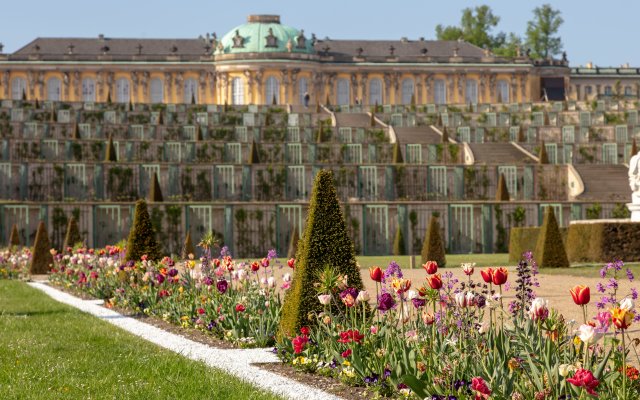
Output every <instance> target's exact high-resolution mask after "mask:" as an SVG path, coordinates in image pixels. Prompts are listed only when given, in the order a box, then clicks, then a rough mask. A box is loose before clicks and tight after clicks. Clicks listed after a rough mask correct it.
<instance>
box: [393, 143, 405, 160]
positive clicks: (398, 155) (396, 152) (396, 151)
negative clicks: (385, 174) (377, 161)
mask: <svg viewBox="0 0 640 400" xmlns="http://www.w3.org/2000/svg"><path fill="white" fill-rule="evenodd" d="M391 162H392V163H393V164H403V163H404V159H403V158H402V150H401V149H400V143H398V142H395V143H394V144H393V160H392V161H391Z"/></svg>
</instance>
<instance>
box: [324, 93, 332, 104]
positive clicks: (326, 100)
mask: <svg viewBox="0 0 640 400" xmlns="http://www.w3.org/2000/svg"><path fill="white" fill-rule="evenodd" d="M324 105H325V106H327V107H331V102H330V101H329V93H327V97H326V99H325V101H324Z"/></svg>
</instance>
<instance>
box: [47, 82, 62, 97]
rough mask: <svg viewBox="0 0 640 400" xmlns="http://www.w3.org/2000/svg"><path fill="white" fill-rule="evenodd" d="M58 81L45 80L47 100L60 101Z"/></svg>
mask: <svg viewBox="0 0 640 400" xmlns="http://www.w3.org/2000/svg"><path fill="white" fill-rule="evenodd" d="M60 85H61V83H60V79H58V78H49V79H47V100H51V101H60Z"/></svg>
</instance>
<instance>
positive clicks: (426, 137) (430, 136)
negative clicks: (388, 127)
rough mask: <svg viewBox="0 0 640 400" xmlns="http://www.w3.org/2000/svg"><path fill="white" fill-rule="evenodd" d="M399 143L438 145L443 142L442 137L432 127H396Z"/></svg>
mask: <svg viewBox="0 0 640 400" xmlns="http://www.w3.org/2000/svg"><path fill="white" fill-rule="evenodd" d="M393 129H394V130H395V132H396V136H397V138H398V142H400V144H402V145H406V144H422V145H427V144H437V143H441V142H442V135H440V134H439V133H438V132H436V131H435V130H434V129H433V128H432V127H430V126H416V127H410V128H407V127H404V128H403V127H395V128H393Z"/></svg>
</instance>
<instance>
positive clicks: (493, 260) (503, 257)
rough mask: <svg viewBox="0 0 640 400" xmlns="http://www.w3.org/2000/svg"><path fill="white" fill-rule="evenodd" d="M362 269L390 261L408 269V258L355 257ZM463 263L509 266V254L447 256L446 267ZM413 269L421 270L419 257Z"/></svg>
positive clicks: (382, 264) (482, 265)
mask: <svg viewBox="0 0 640 400" xmlns="http://www.w3.org/2000/svg"><path fill="white" fill-rule="evenodd" d="M356 259H357V261H358V263H359V264H360V266H361V267H362V268H367V269H368V268H369V267H371V266H373V265H377V266H379V267H381V268H385V267H386V266H387V265H389V263H390V262H391V261H394V260H395V261H396V262H397V263H398V264H399V265H400V267H401V268H409V265H410V263H409V256H357V257H356ZM465 262H475V263H476V266H477V267H495V266H504V265H510V264H512V263H509V254H507V253H499V254H447V267H456V268H457V267H459V266H460V264H462V263H465ZM415 267H416V268H421V263H420V255H417V256H415Z"/></svg>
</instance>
